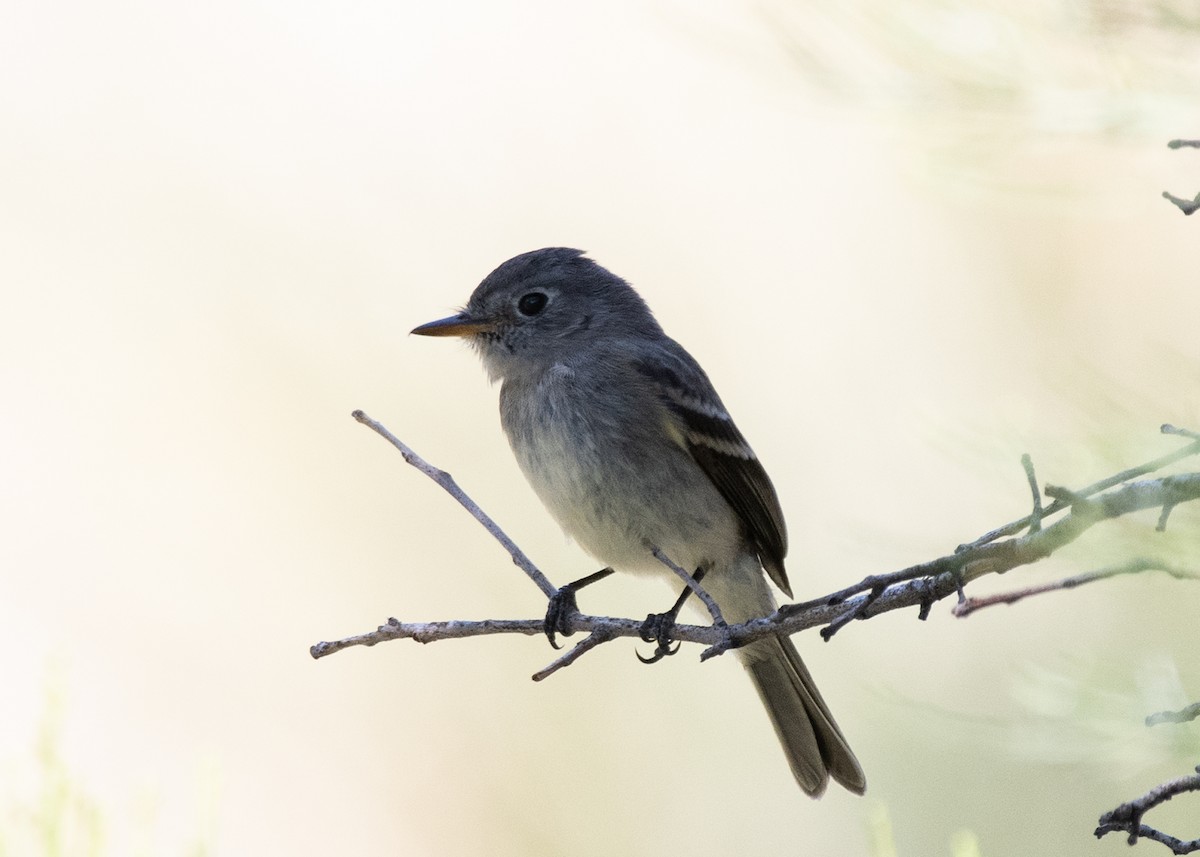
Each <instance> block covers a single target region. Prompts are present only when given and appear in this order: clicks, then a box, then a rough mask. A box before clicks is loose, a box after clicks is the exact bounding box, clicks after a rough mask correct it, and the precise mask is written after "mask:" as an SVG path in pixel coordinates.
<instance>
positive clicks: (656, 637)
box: [634, 568, 704, 664]
mask: <svg viewBox="0 0 1200 857" xmlns="http://www.w3.org/2000/svg"><path fill="white" fill-rule="evenodd" d="M703 577H704V569H702V568H698V569H696V571H695V572H694V573H693V574H692V578H693V579H694V580H695V581H696V582H697V583H699V582H700V580H701V579H702V578H703ZM691 594H692V588H691V587H690V586H685V587H684V588H683V592H681V593H679V597H678V598H677V599H675V604H674V605H673V606H672V607H671V609H670V610H668V611H667V612H666V613H651V614H650V615H649V616H647V617H646V621H645V622H643V623H642V639H643V640H645V641H646V642H647V643H656V644H657V645H656V646H655V647H654V654H653V655H651V656H650V657H648V658H643V657H642V656H641V655H638V656H637V657H638V660H639V661H641V662H642V663H644V664H655V663H658V662H659V661H661V660H662V659H663V658H665V657H666V656H667V655H673V654H675V653H676V652H678V651H679V644H676V645H675V648H673V649H672V648H671V631H672V630H673V629H674V627H675V620H676V619H678V618H679V611H680V610H682V609H683V605H684V604H685V603H686V602H687V600H688V597H689V596H690V595H691ZM634 654H637V652H634Z"/></svg>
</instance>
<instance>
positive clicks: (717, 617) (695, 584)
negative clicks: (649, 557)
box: [651, 548, 727, 626]
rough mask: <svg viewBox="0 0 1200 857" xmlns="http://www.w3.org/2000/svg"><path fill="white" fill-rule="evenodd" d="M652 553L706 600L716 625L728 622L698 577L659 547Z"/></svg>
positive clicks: (698, 595)
mask: <svg viewBox="0 0 1200 857" xmlns="http://www.w3.org/2000/svg"><path fill="white" fill-rule="evenodd" d="M651 553H653V554H654V558H655V559H656V560H658V561H659V562H661V563H662V564H663V565H665V566H666V567H667V568H669V569H671V571H673V572H675V576H676V577H678V578H679V579H680V580H682V581H683V583H684V585H685V586H686V587H687V588H688V589H690V590H692V594H694V595H695V596H696V597H697V598H699V599H700V600H701V601H703V602H704V606H705V607H707V608H708V614H709V615H710V616H712V618H713V624H714V625H719V626H724V625H726V624H727V623H726V622H725V617H724V616H722V615H721V608H720V607H718V606H717V602H716V601H714V600H713V597H712V596H711V595H709V594H708V592H707V591H706V590H705V589H704V587H702V586H701V585H700V582H699V581H698V580H696V578H694V577H692V575H690V574H688V573H687V572H686V571H685V570H684V569H683V567H682V566H680V565H678V564H676V563H675V562H674V560H672V559H671V558H670V557H669V556H667V555H666V554H665V553H663V552H662V551H661V550H659V549H658V548H655V549H654V550H653V551H651Z"/></svg>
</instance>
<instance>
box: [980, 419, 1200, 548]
mask: <svg viewBox="0 0 1200 857" xmlns="http://www.w3.org/2000/svg"><path fill="white" fill-rule="evenodd" d="M1160 431H1161V432H1162V433H1163V434H1170V435H1179V436H1182V437H1188V438H1190V439H1191V440H1192V441H1193V442H1192V443H1190V444H1188V445H1187V446H1184V447H1181V448H1179V449H1177V450H1175V451H1174V452H1171V453H1168V454H1166V455H1164V456H1161V457H1159V458H1156V459H1154V460H1153V461H1147V462H1146V463H1145V464H1141V465H1139V466H1137V467H1131V468H1129V469H1128V470H1122V471H1121V472H1120V473H1117V474H1115V475H1113V476H1109V477H1108V478H1107V479H1101V480H1100V481H1099V482H1096V483H1095V484H1093V485H1089V486H1087V487H1086V488H1081V489H1080V490H1079V491H1076V492H1075V494H1076V496H1078V497H1084V498H1086V497H1091V496H1092V495H1093V494H1099V493H1100V492H1101V491H1107V490H1108V489H1109V488H1112V487H1113V486H1114V485H1120V484H1121V483H1122V482H1128V481H1129V480H1130V479H1136V478H1137V477H1139V476H1145V475H1146V474H1147V473H1153V472H1155V471H1156V470H1162V469H1163V468H1164V467H1167V466H1168V465H1171V464H1174V463H1175V462H1176V461H1182V460H1183V459H1185V458H1188V457H1189V456H1192V455H1196V454H1197V453H1200V436H1197V434H1196V433H1195V432H1189V431H1187V430H1186V429H1179V428H1176V427H1175V426H1173V425H1170V424H1169V423H1164V424H1163V425H1162V427H1161V428H1160ZM1069 505H1070V503H1067V502H1059V501H1055V502H1054V503H1051V504H1050V506H1049V507H1048V508H1047V509H1046V510H1045V511H1044V512H1043V514H1042V517H1043V518H1046V517H1050V516H1051V515H1054V514H1055V513H1057V512H1061V511H1062V510H1063V509H1065V508H1066V507H1067V506H1069ZM1032 522H1033V516H1032V515H1026V516H1025V517H1024V518H1021V519H1019V520H1016V521H1011V522H1009V523H1007V524H1005V525H1004V526H1002V527H997V528H996V529H994V530H992V531H990V532H987V533H984V534H983V535H982V536H980V537H979V538H977V539H976V540H975V541H973V542H971V543H970V544H965V545H959V546H958V551H967V550H971V549H972V548H977V547H979V546H980V545H985V544H988V543H989V542H994V541H995V540H996V539H999V538H1003V537H1005V536H1012V535H1015V534H1017V533H1019V532H1021V530H1023V529H1025V528H1026V527H1028V526H1029V525H1030V524H1031V523H1032Z"/></svg>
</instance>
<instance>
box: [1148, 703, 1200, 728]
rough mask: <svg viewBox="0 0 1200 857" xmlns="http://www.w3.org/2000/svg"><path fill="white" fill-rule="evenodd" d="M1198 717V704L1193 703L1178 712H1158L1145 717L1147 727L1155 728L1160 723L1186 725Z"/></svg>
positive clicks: (1199, 712)
mask: <svg viewBox="0 0 1200 857" xmlns="http://www.w3.org/2000/svg"><path fill="white" fill-rule="evenodd" d="M1197 717H1200V702H1193V703H1192V704H1191V705H1189V706H1187V707H1186V708H1181V709H1180V710H1179V711H1159V712H1157V713H1156V714H1151V715H1149V716H1147V717H1146V725H1147V726H1157V725H1159V724H1160V723H1187V722H1189V721H1192V720H1195V719H1196V718H1197Z"/></svg>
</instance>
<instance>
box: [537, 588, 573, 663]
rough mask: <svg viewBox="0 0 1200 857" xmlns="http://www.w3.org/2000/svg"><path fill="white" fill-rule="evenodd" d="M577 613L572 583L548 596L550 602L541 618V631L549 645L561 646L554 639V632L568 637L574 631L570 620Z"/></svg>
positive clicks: (557, 647) (558, 647)
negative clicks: (544, 616)
mask: <svg viewBox="0 0 1200 857" xmlns="http://www.w3.org/2000/svg"><path fill="white" fill-rule="evenodd" d="M578 614H579V605H578V603H577V602H576V601H575V585H574V584H572V583H568V584H567V585H566V586H563V587H560V588H559V589H558V591H557V592H555V593H554V594H553V595H551V596H550V603H549V604H547V605H546V618H545V619H543V620H542V631H543V632H544V633H545V634H546V639H547V640H549V641H550V645H551V646H553V647H554V648H556V649H561V648H562V646H560V645H559V644H558V641H557V640H555V638H554V635H555V634H562V635H563V636H564V637H569V636H571V635H572V634H574V633H575V628H574V626H573V625H572V624H571V620H572V619H573V618H574V617H575V616H577V615H578Z"/></svg>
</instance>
